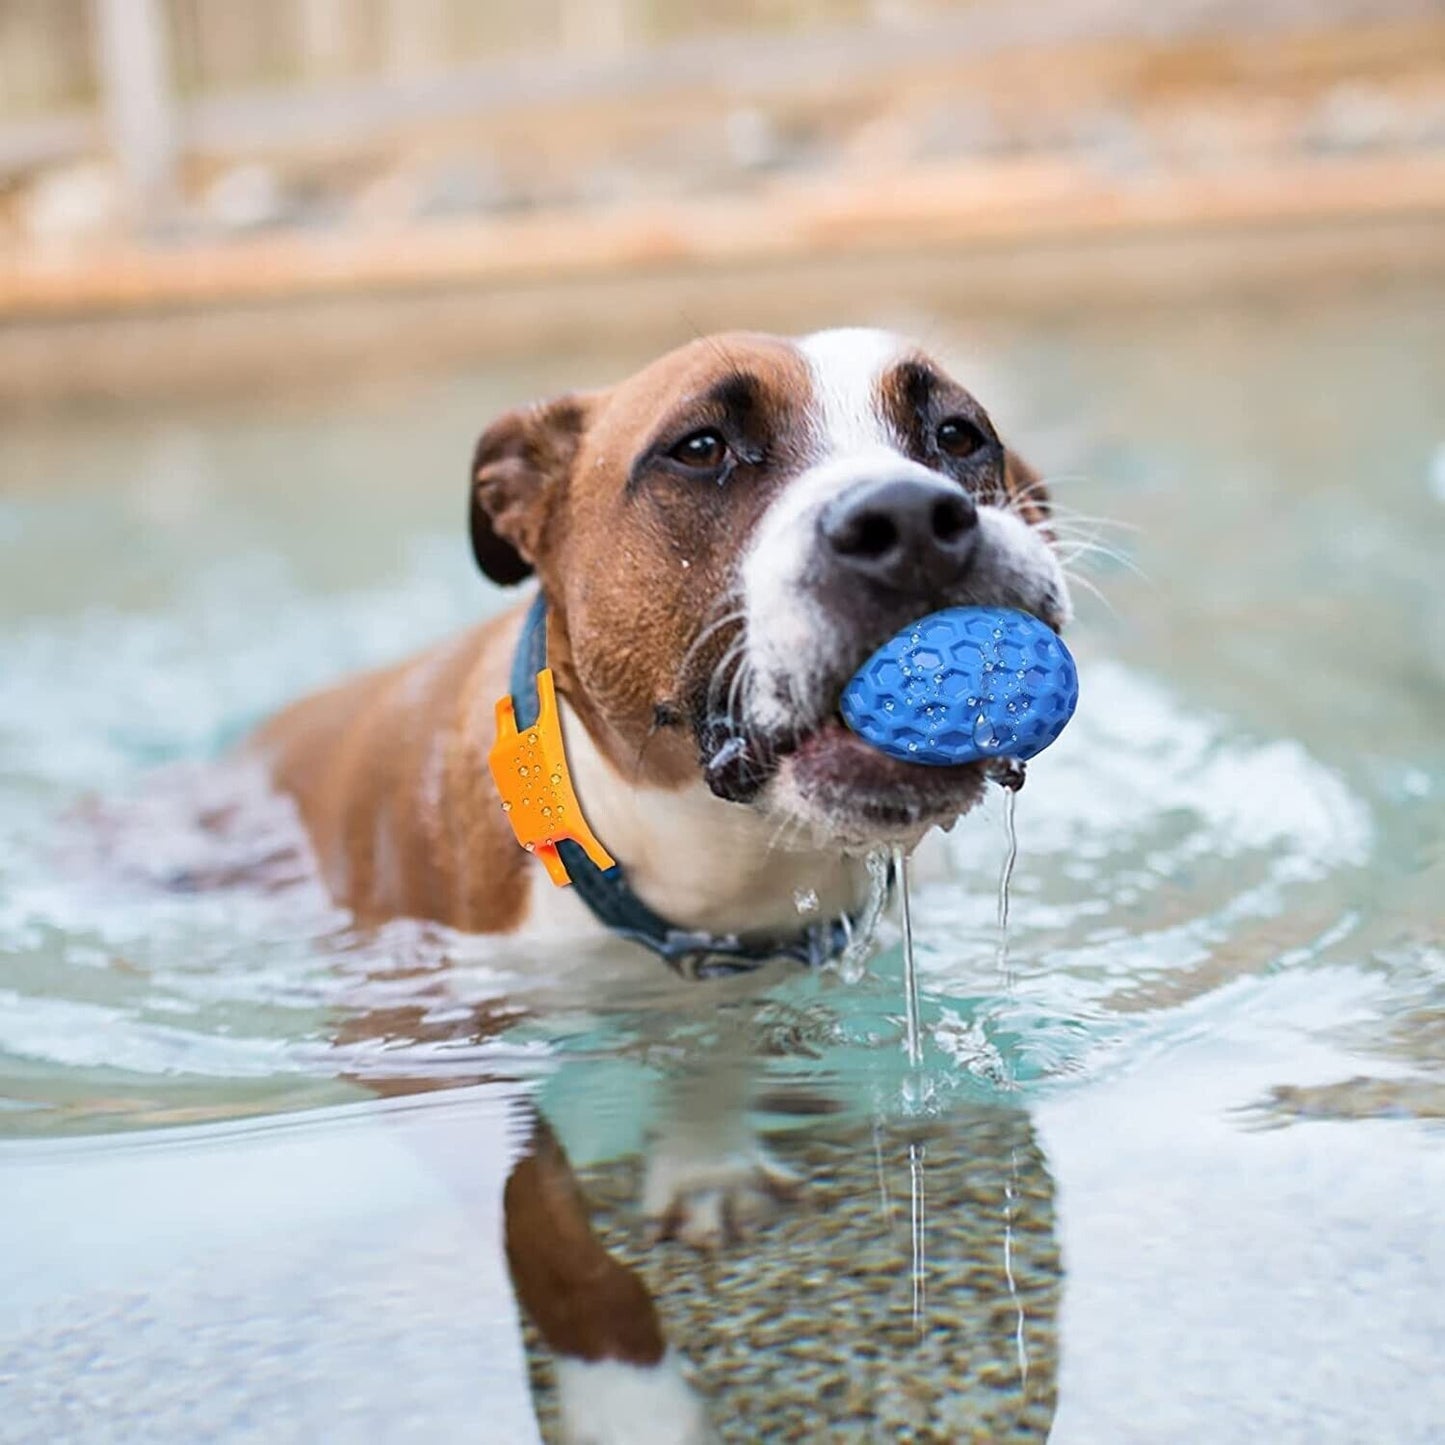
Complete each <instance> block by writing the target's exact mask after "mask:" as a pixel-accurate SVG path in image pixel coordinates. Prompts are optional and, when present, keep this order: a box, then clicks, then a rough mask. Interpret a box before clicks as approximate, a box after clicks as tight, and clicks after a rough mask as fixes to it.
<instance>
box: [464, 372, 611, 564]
mask: <svg viewBox="0 0 1445 1445" xmlns="http://www.w3.org/2000/svg"><path fill="white" fill-rule="evenodd" d="M590 410H591V405H590V400H589V398H587V397H582V396H563V397H559V398H558V399H557V400H556V401H550V402H540V403H538V404H537V405H535V406H529V407H523V408H522V409H520V410H518V411H512V412H508V413H507V414H506V415H505V416H502V417H499V418H498V419H497V420H496V421H494V422H493V423H492V424H491V426H489V427H488V428H487V429H486V431H484V432H483V433H482V435H481V439H480V440H479V441H478V442H477V449H476V452H475V453H474V454H473V456H472V478H471V527H472V554H473V556H475V557H476V559H477V566H478V567H480V568H481V569H482V571H483V572H485V573H486V575H487V576H488V577H490V578H491V579H492V581H493V582H500V583H502V584H503V585H504V586H506V585H509V584H511V583H513V582H520V581H522V579H523V578H525V577H529V576H531V574H532V571H533V568H534V567H535V565H536V561H537V552H538V549H539V547H540V546H541V544H542V539H543V534H544V532H545V530H546V522H547V517H548V514H549V512H550V511H551V509H552V506H553V504H554V502H555V500H556V497H557V494H558V492H559V491H561V490H562V488H563V487H565V485H566V481H567V475H568V473H569V472H570V470H571V467H572V462H573V459H574V458H575V457H576V455H577V446H578V443H579V442H580V441H581V439H582V433H583V432H584V431H585V430H586V426H587V418H588V416H589V414H590Z"/></svg>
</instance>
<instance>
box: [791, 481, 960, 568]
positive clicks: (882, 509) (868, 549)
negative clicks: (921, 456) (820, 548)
mask: <svg viewBox="0 0 1445 1445" xmlns="http://www.w3.org/2000/svg"><path fill="white" fill-rule="evenodd" d="M820 526H821V530H822V537H823V542H824V545H825V546H826V548H827V549H828V552H829V554H830V556H831V558H832V559H833V561H834V562H835V563H836V564H837V565H838V566H840V567H842V568H843V569H844V570H845V571H846V572H847V573H849V574H850V575H852V576H855V577H858V578H861V579H866V580H867V581H870V582H874V583H878V584H881V585H883V586H885V587H889V588H895V589H899V590H907V591H912V590H915V589H918V588H924V589H928V588H933V587H939V586H942V585H944V584H946V583H948V582H949V581H951V580H953V579H956V578H957V577H958V576H959V575H960V574H961V573H962V572H963V571H964V569H965V568H966V567H967V565H968V560H969V556H970V554H971V552H972V551H973V547H974V543H975V542H976V540H977V535H978V511H977V509H976V508H975V507H974V504H973V501H972V499H971V498H970V497H969V496H968V494H967V493H966V492H963V491H961V490H960V489H959V488H958V487H956V486H952V485H950V484H949V483H947V482H943V481H932V480H928V479H925V478H922V477H917V478H915V477H907V478H892V479H887V480H882V481H870V482H863V483H860V484H859V485H858V486H855V487H852V488H850V489H849V490H848V491H846V492H844V493H843V495H842V496H840V497H837V498H835V499H834V500H833V501H831V502H829V503H828V505H827V506H826V507H825V508H824V509H823V513H822V516H821V518H820Z"/></svg>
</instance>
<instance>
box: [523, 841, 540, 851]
mask: <svg viewBox="0 0 1445 1445" xmlns="http://www.w3.org/2000/svg"><path fill="white" fill-rule="evenodd" d="M522 847H524V848H525V849H526V850H527V852H529V853H531V852H534V851H535V850H536V847H537V845H536V844H535V843H523V844H522Z"/></svg>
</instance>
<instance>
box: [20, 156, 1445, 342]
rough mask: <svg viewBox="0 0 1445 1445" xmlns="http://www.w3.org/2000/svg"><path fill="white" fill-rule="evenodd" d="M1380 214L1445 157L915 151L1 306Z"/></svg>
mask: <svg viewBox="0 0 1445 1445" xmlns="http://www.w3.org/2000/svg"><path fill="white" fill-rule="evenodd" d="M1388 217H1398V218H1440V219H1442V220H1445V157H1421V158H1415V159H1393V160H1386V159H1359V160H1331V161H1314V162H1300V163H1294V164H1290V165H1282V166H1272V167H1263V168H1260V169H1258V170H1255V171H1251V172H1248V173H1239V172H1230V173H1221V174H1208V175H1205V174H1200V175H1187V176H1179V175H1176V176H1152V175H1151V176H1143V177H1137V178H1133V179H1130V178H1123V177H1113V176H1101V175H1099V174H1097V173H1094V172H1091V171H1089V170H1087V169H1084V168H1082V167H1079V166H1074V165H1065V164H1062V163H1035V164H1019V165H1014V166H1007V167H1006V166H988V167H984V166H969V167H961V166H928V167H915V168H913V169H911V170H909V171H906V172H903V173H900V174H897V175H894V176H892V177H887V178H885V177H873V178H870V179H868V180H866V181H864V182H863V183H861V184H860V183H858V182H856V181H854V182H847V181H841V180H835V181H828V182H814V183H811V184H806V185H804V184H800V183H796V182H794V183H792V184H788V185H780V186H778V187H777V188H775V189H773V190H770V191H763V192H761V193H759V194H756V195H754V196H751V197H746V198H734V199H729V200H715V199H708V200H699V201H696V202H689V203H687V204H680V205H651V206H645V207H629V208H627V209H624V210H617V211H603V212H596V211H583V210H577V211H567V212H553V213H546V214H535V215H531V216H523V217H515V218H508V219H499V220H494V221H485V222H475V223H472V222H468V223H460V224H448V225H433V226H429V227H419V228H417V229H415V230H412V231H409V232H403V233H400V234H396V233H388V234H386V235H375V236H369V235H356V234H342V235H318V234H314V233H313V234H295V233H286V234H271V235H268V236H261V237H256V238H254V239H251V240H247V241H238V242H233V243H228V244H223V245H208V246H195V247H190V248H184V249H182V248H176V249H169V250H156V249H151V250H147V249H142V248H138V247H131V248H126V247H116V248H109V249H103V250H93V251H90V252H88V253H85V254H82V255H75V254H72V255H68V256H65V257H49V258H46V257H38V256H22V257H18V258H15V259H12V260H10V261H8V262H6V263H5V264H3V265H0V318H7V317H11V318H13V317H20V316H37V315H46V314H50V315H63V314H68V313H75V312H96V311H110V310H128V309H157V308H172V307H177V306H217V305H225V304H236V303H247V302H253V301H258V300H266V299H275V298H281V297H288V296H304V295H308V294H326V293H345V292H355V291H379V290H396V289H403V288H414V287H430V286H443V285H446V286H456V285H501V284H507V283H515V282H523V281H536V280H547V281H558V280H565V279H567V278H569V277H575V276H600V275H607V274H616V275H627V274H636V273H640V272H649V271H651V272H656V271H665V270H667V269H670V268H677V267H708V266H726V265H738V264H756V263H759V262H779V261H790V260H808V259H814V258H826V257H831V256H840V255H851V254H888V253H898V252H907V251H909V250H915V249H920V248H925V247H931V248H943V247H959V248H965V247H968V246H971V245H980V244H986V245H1001V244H1016V245H1020V246H1040V245H1051V244H1065V243H1068V242H1071V241H1077V240H1079V239H1087V238H1098V237H1109V236H1115V237H1127V236H1130V235H1137V234H1159V233H1165V234H1167V233H1169V232H1174V231H1181V232H1183V231H1201V230H1203V231H1207V230H1211V229H1220V228H1229V227H1235V228H1268V227H1272V226H1279V225H1282V224H1298V223H1309V224H1313V225H1350V224H1353V223H1357V222H1362V221H1369V220H1375V219H1381V218H1388ZM1441 259H1442V262H1445V249H1442V258H1441Z"/></svg>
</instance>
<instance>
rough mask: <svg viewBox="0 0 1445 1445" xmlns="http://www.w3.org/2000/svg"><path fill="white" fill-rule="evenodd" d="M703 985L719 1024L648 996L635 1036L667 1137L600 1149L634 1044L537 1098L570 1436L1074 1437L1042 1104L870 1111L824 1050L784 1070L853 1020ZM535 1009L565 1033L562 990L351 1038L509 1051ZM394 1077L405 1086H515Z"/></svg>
mask: <svg viewBox="0 0 1445 1445" xmlns="http://www.w3.org/2000/svg"><path fill="white" fill-rule="evenodd" d="M758 982H759V983H760V982H761V980H758ZM682 997H683V998H684V999H690V1000H691V1001H693V1002H694V1003H695V1004H696V1005H697V1006H698V1007H701V1006H702V1005H703V1004H704V1003H706V1004H707V1005H708V1009H707V1014H708V1017H709V1020H710V1023H709V1027H708V1028H707V1030H705V1031H704V1032H702V1033H692V1032H685V1031H684V1030H683V1028H682V1024H683V1020H682V1019H681V1018H680V1017H679V1013H678V1010H677V1009H676V1008H674V1009H672V1010H669V1011H658V1010H652V1011H644V1010H636V1009H628V1010H627V1014H626V1017H627V1019H628V1024H627V1026H626V1027H624V1028H621V1029H619V1030H618V1033H619V1035H621V1034H627V1035H629V1037H630V1043H629V1044H628V1045H627V1047H626V1048H625V1049H624V1050H623V1051H622V1053H625V1054H630V1055H631V1056H632V1062H639V1061H640V1062H642V1063H643V1064H644V1066H645V1067H644V1068H639V1069H637V1070H636V1071H635V1073H634V1075H633V1077H636V1078H639V1079H640V1078H642V1077H644V1076H646V1077H648V1078H650V1079H651V1081H652V1082H651V1085H650V1087H651V1089H652V1101H643V1100H639V1099H638V1098H637V1097H633V1098H632V1099H631V1100H630V1101H629V1103H628V1104H626V1105H624V1104H621V1103H617V1104H614V1105H613V1108H614V1109H617V1110H621V1109H635V1110H637V1111H638V1112H639V1113H643V1114H646V1113H648V1112H649V1102H655V1104H656V1107H655V1108H653V1109H652V1110H651V1119H652V1123H651V1126H650V1128H649V1130H648V1131H647V1132H648V1136H647V1139H646V1143H645V1146H644V1147H643V1148H641V1149H640V1150H639V1149H638V1148H637V1147H636V1146H635V1144H633V1143H624V1144H620V1145H619V1146H617V1148H616V1149H611V1148H609V1147H608V1146H605V1145H602V1146H600V1140H601V1135H602V1133H604V1132H606V1133H608V1134H611V1133H612V1132H613V1130H612V1127H611V1126H612V1125H615V1124H617V1123H618V1122H619V1121H617V1120H614V1119H608V1120H607V1122H606V1124H605V1125H604V1126H603V1127H601V1128H599V1127H598V1121H599V1120H602V1119H603V1118H604V1115H603V1113H602V1112H600V1110H601V1109H602V1107H603V1105H604V1104H605V1103H607V1102H609V1099H610V1097H611V1093H610V1090H609V1089H608V1087H607V1085H606V1083H605V1079H606V1068H607V1065H608V1062H609V1061H603V1062H602V1063H599V1061H598V1060H597V1059H596V1058H595V1057H582V1056H575V1057H567V1056H565V1055H564V1056H559V1057H557V1058H556V1059H555V1060H554V1062H555V1070H554V1071H553V1072H552V1073H551V1074H550V1075H549V1076H548V1077H547V1079H546V1081H545V1083H544V1084H543V1085H542V1086H541V1087H540V1089H538V1090H537V1091H536V1092H534V1093H532V1094H529V1095H526V1096H523V1097H519V1098H518V1099H517V1102H516V1103H515V1104H514V1105H513V1108H514V1110H515V1113H514V1118H513V1128H512V1130H511V1134H512V1138H513V1140H514V1149H515V1152H514V1154H513V1156H512V1158H511V1160H510V1162H509V1164H508V1165H507V1166H506V1178H505V1184H504V1185H503V1187H502V1205H503V1215H504V1218H503V1229H502V1237H503V1240H504V1243H505V1251H506V1263H507V1268H508V1272H509V1274H510V1278H511V1281H512V1287H513V1291H514V1293H515V1296H516V1300H517V1304H518V1307H519V1314H520V1316H521V1319H522V1328H523V1332H524V1336H525V1341H526V1350H527V1359H528V1365H529V1372H530V1385H531V1390H532V1396H533V1402H534V1408H535V1412H536V1416H537V1420H538V1423H539V1426H540V1429H541V1433H542V1438H543V1439H544V1440H545V1441H547V1442H549V1445H695V1442H703V1441H722V1442H729V1445H731V1442H757V1441H764V1440H766V1441H775V1440H777V1441H814V1440H830V1441H832V1440H840V1441H849V1440H856V1441H860V1442H861V1441H870V1442H871V1441H916V1442H934V1441H936V1442H945V1441H948V1442H954V1441H987V1442H1000V1441H1019V1442H1023V1441H1043V1440H1045V1439H1047V1437H1048V1433H1049V1429H1050V1426H1051V1424H1052V1420H1053V1415H1054V1408H1055V1399H1056V1385H1057V1366H1058V1344H1057V1320H1058V1310H1059V1301H1060V1298H1061V1294H1062V1277H1061V1265H1060V1257H1059V1248H1058V1244H1057V1241H1056V1239H1055V1234H1054V1205H1053V1183H1052V1180H1051V1178H1050V1176H1049V1173H1048V1168H1047V1164H1046V1161H1045V1159H1044V1156H1043V1153H1042V1151H1041V1149H1040V1146H1039V1144H1038V1142H1037V1141H1036V1139H1035V1137H1034V1133H1033V1129H1032V1126H1031V1122H1030V1119H1029V1117H1028V1114H1027V1113H1026V1112H1025V1111H1024V1110H1023V1109H1021V1108H1018V1107H1016V1106H1008V1105H1007V1104H1005V1103H997V1104H985V1103H979V1102H973V1103H962V1104H959V1103H954V1104H952V1105H950V1106H949V1107H948V1108H947V1109H945V1110H944V1111H942V1112H940V1113H939V1114H938V1115H937V1116H936V1117H933V1118H930V1119H927V1120H916V1119H909V1118H907V1117H905V1116H904V1115H903V1114H902V1112H901V1110H899V1109H898V1108H896V1107H895V1108H893V1109H891V1110H890V1109H887V1108H885V1109H884V1110H883V1111H882V1112H881V1113H880V1112H878V1111H875V1110H872V1109H871V1108H863V1107H859V1106H857V1104H856V1101H857V1099H858V1098H859V1096H860V1095H861V1094H862V1093H863V1092H864V1091H863V1090H862V1089H860V1088H859V1087H858V1086H857V1085H856V1084H855V1085H853V1086H852V1087H851V1088H850V1090H849V1094H848V1098H849V1099H850V1100H851V1101H853V1102H845V1099H844V1097H843V1095H842V1094H841V1093H833V1092H830V1091H829V1090H828V1088H827V1085H826V1083H821V1082H820V1071H819V1070H818V1069H817V1068H816V1067H814V1068H811V1069H810V1070H809V1071H808V1074H807V1077H806V1080H805V1081H801V1082H799V1081H797V1080H798V1079H799V1076H798V1075H796V1074H790V1073H789V1072H787V1071H785V1070H776V1071H775V1070H774V1069H773V1068H772V1067H771V1065H772V1064H775V1063H776V1062H777V1061H778V1059H777V1056H778V1055H780V1054H784V1055H795V1056H796V1055H798V1054H803V1055H808V1054H811V1053H812V1051H813V1045H814V1043H816V1041H817V1039H818V1038H821V1037H826V1036H828V1035H830V1034H832V1033H833V1031H834V1028H835V1023H834V1021H833V1018H832V1013H831V1010H830V1009H828V1008H827V1007H826V1005H820V1004H819V1003H817V1002H816V1001H815V1003H813V1004H811V1005H809V1006H807V1008H806V1009H805V1010H799V1009H795V1008H793V1007H791V1006H785V1005H781V1004H778V1003H776V1002H775V996H770V995H769V994H768V993H767V992H764V991H761V990H760V989H758V988H757V987H756V986H755V985H754V984H753V983H750V982H749V980H747V979H741V980H733V981H730V982H724V983H721V984H719V983H709V984H693V985H687V986H685V987H684V989H683V993H682ZM606 1012H607V1010H604V1013H606ZM468 1013H470V1018H469V1019H468V1017H467V1015H468ZM523 1014H525V1015H526V1017H527V1021H528V1025H529V1028H530V1029H536V1028H538V1027H541V1028H542V1029H543V1030H544V1031H545V1032H551V1031H552V1030H550V1029H548V1028H547V1022H548V1019H547V1011H546V1010H545V1009H543V1008H540V1007H534V1008H524V1009H522V1010H520V1011H519V1010H518V1009H516V1008H510V1007H509V1008H503V1009H482V1010H480V1011H468V1010H437V1011H435V1012H432V1011H431V1010H428V1009H425V1008H421V1007H417V1008H412V1007H408V1006H402V1007H401V1008H391V1009H383V1010H366V1011H359V1012H357V1013H356V1014H353V1015H352V1016H351V1019H350V1021H349V1022H347V1023H346V1024H344V1025H343V1026H342V1027H341V1028H340V1029H339V1031H338V1032H337V1034H336V1036H335V1037H336V1042H337V1043H338V1044H340V1045H343V1046H344V1047H345V1049H346V1051H347V1052H348V1053H349V1054H350V1055H351V1057H353V1058H356V1057H358V1056H359V1054H361V1053H364V1052H365V1051H366V1048H367V1046H368V1044H375V1043H376V1042H377V1041H380V1040H390V1041H399V1040H407V1041H411V1042H419V1043H446V1044H449V1045H459V1044H462V1043H464V1042H470V1043H472V1044H481V1045H483V1046H485V1045H486V1044H487V1042H488V1041H489V1040H493V1041H495V1040H499V1039H501V1038H502V1036H503V1035H505V1034H506V1033H507V1032H508V1031H509V1030H510V1029H511V1028H512V1027H513V1026H514V1025H515V1024H516V1023H517V1022H518V1021H519V1019H520V1018H521V1017H522V1016H523ZM654 1015H655V1016H654ZM574 1022H575V1019H574ZM553 1023H554V1024H557V1023H558V1020H555V1019H554V1020H553ZM659 1041H660V1046H659ZM622 1053H620V1054H619V1055H618V1056H617V1057H614V1058H612V1059H611V1060H610V1062H611V1063H614V1064H615V1063H616V1062H618V1058H620V1057H622ZM373 1057H374V1056H373ZM413 1057H414V1058H415V1057H416V1055H413ZM474 1057H477V1055H474ZM393 1058H395V1055H393ZM865 1062H866V1061H865ZM883 1062H884V1063H885V1065H886V1061H883ZM368 1073H369V1077H367V1078H366V1079H365V1080H364V1082H365V1083H366V1084H367V1086H368V1087H369V1088H370V1089H372V1090H373V1091H375V1092H378V1093H382V1094H391V1095H395V1094H409V1093H414V1092H418V1091H423V1090H426V1089H428V1088H436V1087H447V1086H455V1085H456V1084H459V1083H467V1082H473V1083H482V1082H487V1081H491V1082H497V1081H498V1075H496V1074H492V1075H490V1078H489V1079H484V1078H483V1077H482V1076H481V1075H480V1074H478V1075H475V1076H473V1077H472V1078H470V1079H460V1078H458V1077H456V1076H455V1075H452V1076H450V1077H448V1078H445V1079H442V1078H437V1077H431V1078H428V1077H427V1076H426V1075H425V1074H424V1073H423V1074H418V1073H410V1074H409V1075H408V1076H407V1077H398V1076H397V1075H396V1074H392V1075H391V1076H390V1077H385V1078H379V1077H377V1076H376V1074H375V1073H374V1072H371V1071H368ZM612 1077H613V1078H614V1079H615V1078H616V1077H617V1076H616V1075H613V1076H612ZM893 1077H894V1081H895V1085H896V1075H894V1076H893ZM879 1092H880V1093H882V1094H886V1093H888V1090H887V1089H886V1088H884V1089H881V1090H880V1091H879ZM894 1096H895V1098H896V1089H895V1092H894ZM749 1105H751V1107H749ZM622 1122H624V1123H626V1122H628V1121H622ZM621 1132H622V1133H623V1134H626V1133H627V1132H628V1131H627V1130H626V1129H623V1130H622V1131H621ZM599 1146H600V1147H599ZM463 1147H465V1146H463ZM569 1156H575V1157H576V1158H577V1159H578V1160H581V1161H585V1162H583V1163H581V1164H579V1165H578V1166H577V1167H575V1168H574V1166H573V1163H572V1162H571V1157H569ZM609 1156H610V1157H609ZM920 1184H921V1196H922V1197H921V1199H919V1198H918V1194H919V1192H920V1191H919V1188H918V1186H919V1185H920ZM492 1197H493V1198H495V1196H494V1195H493V1196H492ZM920 1205H921V1209H920V1207H919V1206H920ZM920 1214H921V1229H920V1228H919V1227H918V1223H917V1221H918V1220H919V1216H920ZM920 1253H921V1261H920V1258H919V1256H920ZM920 1263H921V1266H922V1268H921V1271H919V1270H918V1269H917V1268H916V1266H917V1265H919V1264H920Z"/></svg>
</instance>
